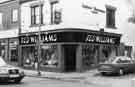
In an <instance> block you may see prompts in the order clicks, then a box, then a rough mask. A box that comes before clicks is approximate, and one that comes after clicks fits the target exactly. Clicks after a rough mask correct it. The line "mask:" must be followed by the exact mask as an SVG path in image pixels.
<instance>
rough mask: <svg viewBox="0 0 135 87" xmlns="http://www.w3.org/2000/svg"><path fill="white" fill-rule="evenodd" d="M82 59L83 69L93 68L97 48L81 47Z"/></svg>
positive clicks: (90, 46)
mask: <svg viewBox="0 0 135 87" xmlns="http://www.w3.org/2000/svg"><path fill="white" fill-rule="evenodd" d="M82 57H83V67H84V69H89V68H92V67H94V66H95V64H96V63H97V59H98V46H94V45H84V46H83V47H82Z"/></svg>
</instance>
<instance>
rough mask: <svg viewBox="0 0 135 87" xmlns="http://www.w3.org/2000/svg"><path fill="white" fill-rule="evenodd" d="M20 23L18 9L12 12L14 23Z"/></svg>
mask: <svg viewBox="0 0 135 87" xmlns="http://www.w3.org/2000/svg"><path fill="white" fill-rule="evenodd" d="M17 21H18V9H13V10H12V22H17Z"/></svg>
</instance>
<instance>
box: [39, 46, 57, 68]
mask: <svg viewBox="0 0 135 87" xmlns="http://www.w3.org/2000/svg"><path fill="white" fill-rule="evenodd" d="M41 58H42V60H41V66H45V67H56V66H57V65H58V55H57V46H56V45H50V46H48V45H43V46H41Z"/></svg>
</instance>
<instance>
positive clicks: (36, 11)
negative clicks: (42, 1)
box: [31, 5, 43, 25]
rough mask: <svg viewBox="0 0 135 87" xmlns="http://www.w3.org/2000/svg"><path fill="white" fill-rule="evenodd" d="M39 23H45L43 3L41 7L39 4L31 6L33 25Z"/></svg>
mask: <svg viewBox="0 0 135 87" xmlns="http://www.w3.org/2000/svg"><path fill="white" fill-rule="evenodd" d="M40 10H41V13H40ZM40 15H41V19H40ZM39 23H41V24H43V5H41V7H39V5H35V6H31V25H36V24H39Z"/></svg>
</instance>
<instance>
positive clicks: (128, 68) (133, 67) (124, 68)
mask: <svg viewBox="0 0 135 87" xmlns="http://www.w3.org/2000/svg"><path fill="white" fill-rule="evenodd" d="M98 71H99V72H100V73H101V74H102V75H106V74H119V75H124V74H125V73H129V72H135V60H134V59H132V58H129V57H126V56H117V57H113V58H110V59H109V60H107V61H105V62H104V63H101V64H99V67H98Z"/></svg>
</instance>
